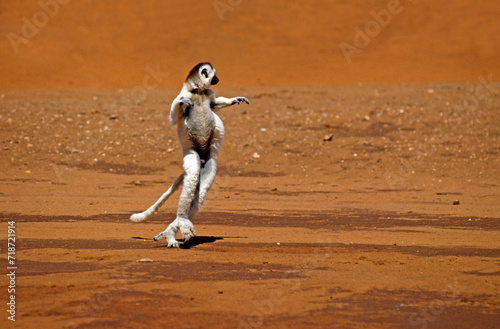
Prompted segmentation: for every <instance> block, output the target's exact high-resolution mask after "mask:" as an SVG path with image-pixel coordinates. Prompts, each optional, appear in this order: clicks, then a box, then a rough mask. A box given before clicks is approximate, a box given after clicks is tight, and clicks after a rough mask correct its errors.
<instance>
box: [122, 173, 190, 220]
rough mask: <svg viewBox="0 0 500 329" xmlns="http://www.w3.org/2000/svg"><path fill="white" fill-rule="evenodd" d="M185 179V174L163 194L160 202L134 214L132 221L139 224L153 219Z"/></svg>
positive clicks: (131, 217)
mask: <svg viewBox="0 0 500 329" xmlns="http://www.w3.org/2000/svg"><path fill="white" fill-rule="evenodd" d="M183 177H184V174H180V175H179V177H177V179H176V180H175V182H174V183H173V184H172V186H170V188H169V189H168V190H167V192H165V193H163V195H162V196H161V197H160V198H159V199H158V201H156V202H155V204H154V205H152V206H151V207H149V208H148V209H147V210H145V211H143V212H140V213H137V214H133V215H132V216H130V220H131V221H133V222H135V223H138V222H143V221H145V220H146V219H148V218H149V217H151V216H152V215H153V214H154V213H155V212H156V211H157V210H158V209H159V208H160V207H161V206H162V205H163V204H164V203H165V201H167V199H168V198H169V197H170V196H171V195H172V194H173V193H174V192H175V191H177V189H178V188H179V185H180V183H181V182H182V178H183Z"/></svg>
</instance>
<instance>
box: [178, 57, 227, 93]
mask: <svg viewBox="0 0 500 329" xmlns="http://www.w3.org/2000/svg"><path fill="white" fill-rule="evenodd" d="M218 82H219V78H217V76H216V75H215V69H214V68H213V66H212V64H210V63H199V64H197V65H196V66H195V67H193V68H192V69H191V71H189V74H188V76H187V78H186V81H185V83H188V84H189V85H191V87H192V89H209V88H210V86H213V85H216V84H217V83H218Z"/></svg>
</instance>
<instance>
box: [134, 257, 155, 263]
mask: <svg viewBox="0 0 500 329" xmlns="http://www.w3.org/2000/svg"><path fill="white" fill-rule="evenodd" d="M137 262H138V263H152V262H153V260H152V259H151V258H141V259H139V260H137Z"/></svg>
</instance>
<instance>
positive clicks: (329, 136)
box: [323, 134, 333, 142]
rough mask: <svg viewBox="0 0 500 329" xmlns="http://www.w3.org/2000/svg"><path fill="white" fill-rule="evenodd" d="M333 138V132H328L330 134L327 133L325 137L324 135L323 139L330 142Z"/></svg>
mask: <svg viewBox="0 0 500 329" xmlns="http://www.w3.org/2000/svg"><path fill="white" fill-rule="evenodd" d="M332 139H333V134H328V135H325V137H323V140H324V141H325V142H329V141H331V140H332Z"/></svg>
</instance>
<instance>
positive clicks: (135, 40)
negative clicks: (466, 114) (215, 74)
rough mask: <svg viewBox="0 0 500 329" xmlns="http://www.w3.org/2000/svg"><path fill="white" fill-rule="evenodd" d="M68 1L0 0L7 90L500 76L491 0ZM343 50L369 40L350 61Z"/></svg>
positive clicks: (498, 30)
mask: <svg viewBox="0 0 500 329" xmlns="http://www.w3.org/2000/svg"><path fill="white" fill-rule="evenodd" d="M61 2H63V3H64V2H67V4H59V5H57V6H55V5H53V6H48V8H53V9H52V10H45V11H44V9H43V7H41V6H40V4H39V2H38V1H1V2H0V19H1V22H0V32H1V34H2V38H1V39H0V58H2V60H1V61H0V73H1V74H0V88H7V89H13V88H15V89H18V88H123V87H129V88H132V87H136V86H142V85H143V79H144V76H145V75H146V74H147V71H146V68H147V67H148V66H149V67H151V68H154V69H156V67H157V66H159V68H160V71H161V72H162V75H161V78H160V79H159V80H161V81H159V82H158V85H157V86H155V87H166V86H168V87H178V86H179V81H182V80H183V79H184V77H185V75H186V69H187V68H190V67H192V66H193V65H194V64H193V63H198V62H200V61H210V62H213V64H214V65H216V66H217V68H218V70H219V71H220V74H221V75H222V77H223V78H224V79H225V81H226V86H269V85H279V86H282V85H324V84H327V85H331V84H357V83H365V84H378V83H421V82H458V81H476V82H477V79H478V77H479V76H481V75H482V76H485V77H486V76H489V75H493V77H494V78H495V79H496V80H498V76H499V75H500V67H499V64H498V54H499V52H500V50H499V35H500V26H499V24H498V15H499V11H500V10H499V5H498V3H497V2H496V1H490V0H478V1H460V2H459V3H453V4H450V3H448V2H446V1H408V0H407V1H405V0H401V1H396V0H391V1H375V0H372V1H369V0H354V1H293V2H290V1H284V0H283V1H278V0H276V1H263V0H262V1H245V0H240V1H227V0H224V1H222V0H221V1H194V0H187V1H180V0H178V1H129V0H125V1H121V0H110V1H86V0H81V1H69V0H64V1H62V0H61ZM42 3H44V2H43V1H42ZM47 3H54V1H49V0H47ZM55 3H56V4H58V2H55ZM231 3H233V4H234V5H231ZM216 8H217V9H216ZM44 12H49V14H50V13H54V14H53V17H51V16H50V15H45V17H46V18H47V19H46V20H44V15H43V13H44ZM384 12H385V15H384ZM40 13H41V14H40ZM375 16H376V17H379V18H378V19H379V21H380V22H382V23H381V24H380V23H376V24H373V22H377V19H376V18H375ZM26 21H28V23H30V24H31V26H32V28H31V29H30V28H29V26H30V24H28V23H26ZM35 24H37V25H38V26H39V27H38V26H37V25H35ZM383 25H385V26H383ZM24 26H27V27H24ZM377 26H378V28H377ZM23 28H24V29H23ZM357 29H359V31H362V32H364V33H365V34H366V31H368V40H366V38H363V37H360V36H358V37H357V38H356V36H357V35H358V34H359V33H358V30H357ZM23 32H25V33H24V34H23ZM9 33H13V34H15V35H16V36H17V37H15V36H13V35H12V34H11V35H10V37H8V36H9ZM25 36H26V37H25ZM12 40H13V41H12ZM356 41H357V42H356ZM343 43H345V44H349V45H351V46H352V47H356V45H358V47H357V49H358V52H356V51H355V50H354V52H353V53H352V54H351V55H350V56H349V58H350V63H349V62H348V61H347V60H346V57H345V56H344V54H343V52H342V51H341V48H340V45H341V44H343ZM155 82H157V81H155ZM149 84H153V81H151V82H149Z"/></svg>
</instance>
